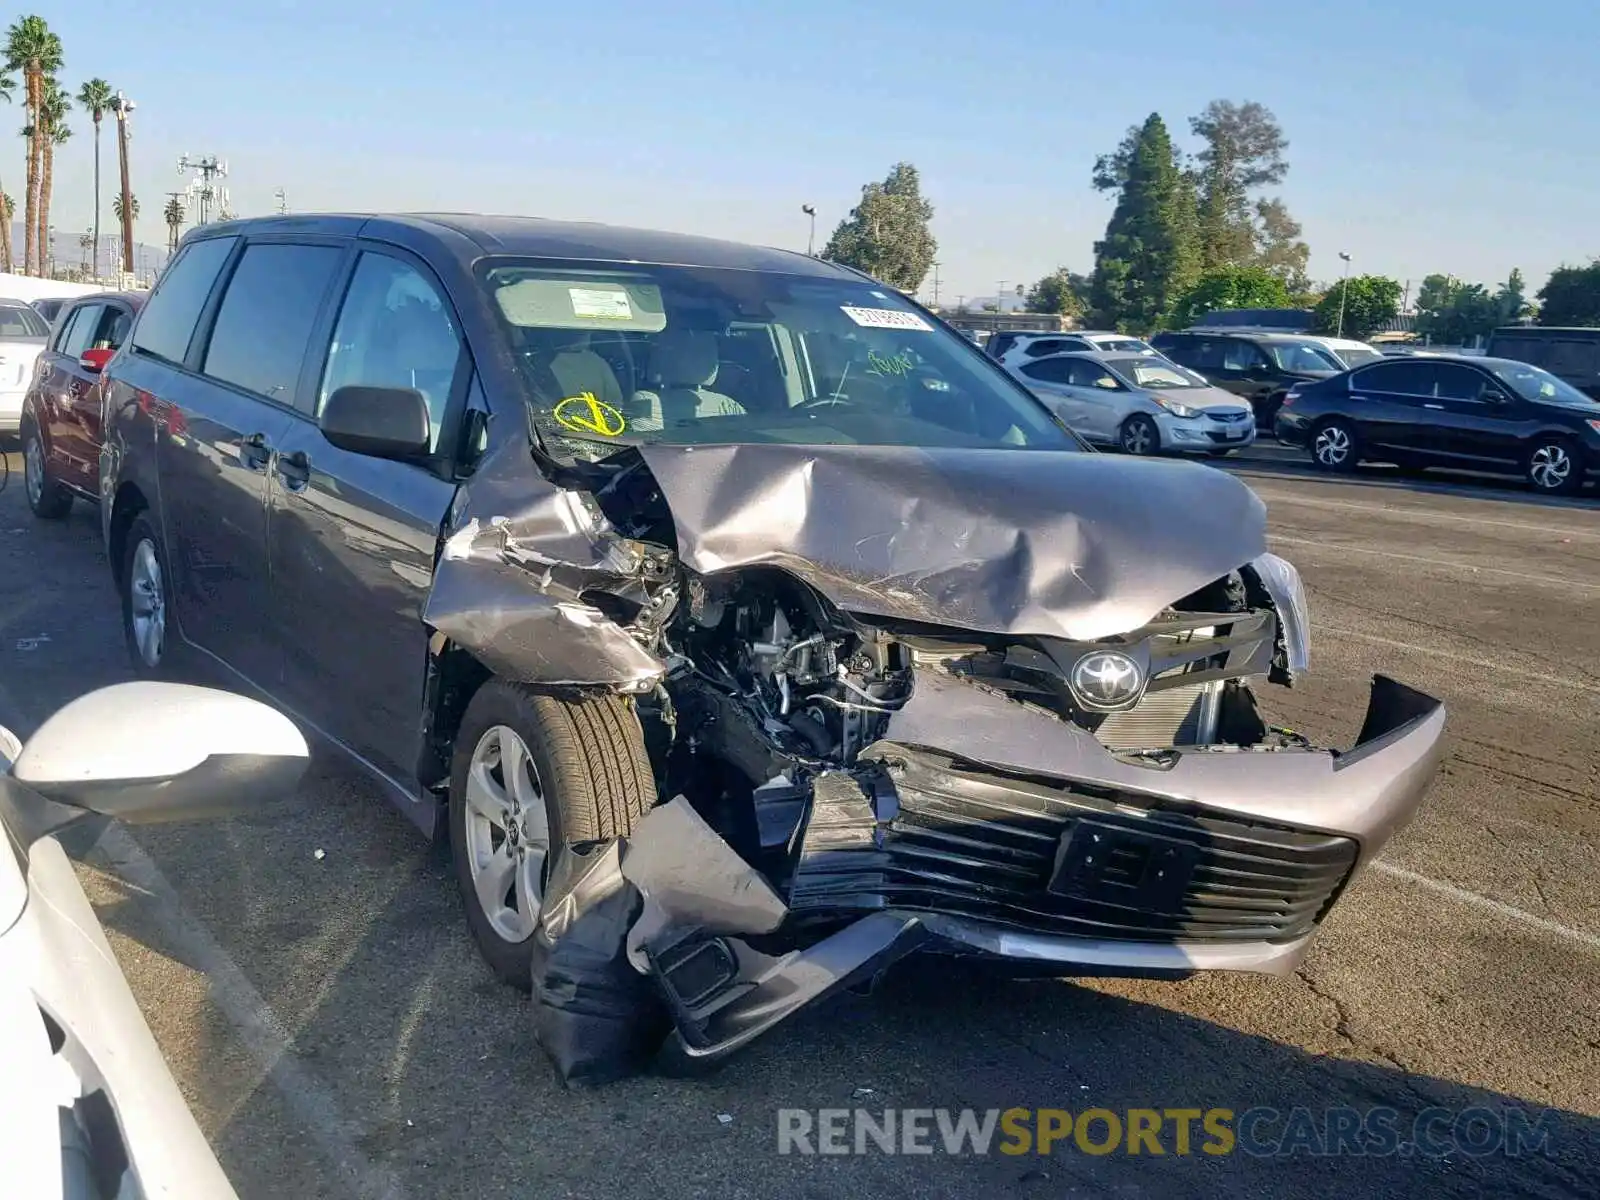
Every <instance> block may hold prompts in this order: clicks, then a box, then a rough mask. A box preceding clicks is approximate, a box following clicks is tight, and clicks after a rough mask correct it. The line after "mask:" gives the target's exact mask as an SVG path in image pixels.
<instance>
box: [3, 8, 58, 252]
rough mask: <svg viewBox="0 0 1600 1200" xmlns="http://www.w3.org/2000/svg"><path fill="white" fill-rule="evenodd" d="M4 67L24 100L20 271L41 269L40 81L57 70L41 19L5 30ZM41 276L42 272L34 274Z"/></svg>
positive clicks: (53, 45) (51, 38) (53, 42)
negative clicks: (16, 75) (13, 74)
mask: <svg viewBox="0 0 1600 1200" xmlns="http://www.w3.org/2000/svg"><path fill="white" fill-rule="evenodd" d="M5 65H6V69H7V70H9V71H21V72H22V81H23V84H24V86H25V87H26V89H27V96H28V101H27V102H28V129H29V130H31V132H27V131H25V132H26V136H27V138H28V181H27V192H26V193H25V194H24V195H23V197H22V234H23V260H24V261H23V270H24V271H33V269H34V268H35V267H36V266H40V267H42V262H43V258H42V255H41V254H40V253H39V252H38V245H39V224H38V212H39V209H38V203H39V167H40V165H41V163H42V161H43V158H44V138H43V136H41V135H42V133H43V129H44V124H43V122H42V121H41V119H40V113H41V111H42V110H43V108H44V81H45V78H46V77H47V76H53V75H54V74H55V73H56V72H57V71H59V70H60V69H61V39H60V38H59V37H57V36H56V35H55V34H54V33H51V32H50V26H49V25H47V24H46V23H45V19H44V18H43V17H18V18H17V19H16V20H15V21H13V22H12V23H11V27H10V28H9V29H7V30H6V44H5ZM38 273H40V274H43V271H42V269H41V270H40V271H39V272H38Z"/></svg>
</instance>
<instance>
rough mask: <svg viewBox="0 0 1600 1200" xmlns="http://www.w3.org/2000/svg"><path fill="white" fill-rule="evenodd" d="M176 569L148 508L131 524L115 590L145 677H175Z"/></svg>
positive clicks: (132, 655) (136, 667) (128, 640)
mask: <svg viewBox="0 0 1600 1200" xmlns="http://www.w3.org/2000/svg"><path fill="white" fill-rule="evenodd" d="M171 580H172V573H171V572H170V571H168V570H167V553H166V550H165V549H164V548H163V547H162V544H161V535H160V534H158V533H157V532H156V528H155V523H154V522H153V521H151V519H150V514H149V513H148V512H141V513H140V514H139V515H138V516H136V517H134V519H133V523H132V524H131V525H129V526H128V536H127V540H126V541H125V542H124V543H123V548H122V568H121V572H120V573H119V575H118V576H117V588H118V590H119V591H120V592H121V593H122V636H123V640H124V641H125V642H126V643H127V646H128V656H129V657H130V658H131V659H132V660H133V669H134V671H135V672H136V673H137V674H138V675H139V676H140V677H141V678H143V679H173V678H175V677H176V672H175V671H174V669H173V661H174V658H175V655H174V653H173V647H172V645H171V643H172V641H173V639H172V622H171V620H170V613H171V610H172V594H171Z"/></svg>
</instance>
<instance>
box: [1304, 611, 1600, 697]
mask: <svg viewBox="0 0 1600 1200" xmlns="http://www.w3.org/2000/svg"><path fill="white" fill-rule="evenodd" d="M1317 629H1318V630H1319V631H1320V632H1322V633H1333V634H1337V635H1338V636H1340V637H1348V638H1355V639H1356V640H1357V641H1361V642H1371V643H1373V644H1374V645H1377V646H1388V647H1390V648H1391V649H1393V650H1413V651H1415V652H1416V653H1418V654H1430V655H1432V656H1433V657H1435V658H1448V659H1452V660H1454V661H1456V662H1463V663H1466V664H1467V665H1468V666H1473V667H1478V668H1480V669H1482V670H1485V671H1503V672H1506V673H1507V674H1515V675H1516V677H1517V678H1518V679H1519V680H1532V681H1534V682H1537V683H1548V684H1551V685H1552V686H1554V687H1564V688H1571V689H1572V690H1573V691H1575V692H1591V693H1593V694H1594V695H1597V696H1600V685H1596V684H1592V683H1584V682H1583V681H1582V680H1578V679H1565V678H1563V677H1562V676H1560V675H1544V674H1541V673H1539V672H1537V671H1529V670H1527V669H1525V668H1524V667H1522V666H1520V665H1516V664H1513V663H1509V662H1494V661H1493V660H1492V659H1487V658H1476V657H1474V656H1473V655H1470V654H1459V653H1457V652H1456V651H1454V650H1440V649H1438V648H1437V647H1434V646H1419V645H1417V644H1416V643H1415V642H1402V641H1398V640H1397V639H1395V638H1386V637H1379V636H1378V635H1377V634H1375V633H1360V632H1358V631H1356V630H1354V629H1341V628H1340V627H1339V626H1337V625H1319V626H1317Z"/></svg>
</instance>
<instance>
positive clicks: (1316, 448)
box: [1312, 425, 1351, 467]
mask: <svg viewBox="0 0 1600 1200" xmlns="http://www.w3.org/2000/svg"><path fill="white" fill-rule="evenodd" d="M1350 450H1351V446H1350V434H1349V432H1348V431H1347V430H1346V429H1345V428H1344V426H1342V425H1329V426H1328V427H1327V428H1326V429H1323V430H1321V431H1320V432H1319V433H1318V434H1317V440H1316V442H1315V443H1314V444H1313V446H1312V453H1313V454H1315V455H1316V458H1317V461H1318V462H1319V463H1321V464H1322V465H1323V466H1325V467H1342V466H1344V464H1345V463H1346V462H1348V461H1349V459H1350Z"/></svg>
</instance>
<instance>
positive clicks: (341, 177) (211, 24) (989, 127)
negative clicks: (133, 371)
mask: <svg viewBox="0 0 1600 1200" xmlns="http://www.w3.org/2000/svg"><path fill="white" fill-rule="evenodd" d="M1312 8H1313V6H1311V5H1293V4H1288V5H1286V4H1283V3H1281V0H1280V2H1279V3H1275V4H1266V3H1251V2H1244V0H1213V3H1210V4H1206V5H1198V4H1190V3H1182V2H1178V0H1168V2H1163V3H1153V2H1152V3H1137V2H1135V0H1122V2H1121V3H1111V2H1102V3H1089V2H1078V3H1070V4H1069V3H1063V2H1062V0H1054V2H1051V0H1022V2H1017V3H1010V4H974V3H952V2H948V0H922V2H921V3H916V4H911V3H907V4H872V5H868V4H864V3H861V2H860V0H809V2H807V3H803V4H800V3H786V2H783V0H766V3H754V2H751V0H670V2H667V3H663V2H660V0H653V2H645V0H600V2H599V3H589V4H585V3H579V4H545V3H530V2H527V0H522V2H519V3H509V2H507V0H448V2H446V3H437V2H429V3H423V2H421V0H389V2H388V3H386V4H381V5H380V4H377V3H372V2H371V0H369V2H368V3H366V4H361V5H357V4H353V3H349V2H348V0H322V2H320V3H287V2H274V0H245V2H244V3H239V4H226V3H224V4H216V5H212V6H209V8H207V9H201V8H200V7H199V6H198V5H195V4H194V3H192V0H185V2H181V3H180V2H179V0H147V2H145V3H142V4H139V5H138V6H137V7H136V9H135V10H126V11H125V13H124V17H123V18H119V17H117V16H116V15H115V13H116V12H117V11H122V10H113V9H110V8H107V7H105V6H104V5H95V4H61V3H51V4H47V5H45V6H43V7H42V8H39V9H37V11H39V12H40V13H42V14H43V15H44V16H45V17H46V18H47V19H48V20H49V21H50V22H51V24H52V26H53V27H54V28H55V29H56V30H57V32H58V33H59V34H60V35H61V37H62V40H63V42H64V44H65V49H66V57H67V66H66V70H65V72H64V78H65V81H66V82H67V83H68V84H70V86H71V87H72V88H73V90H76V88H77V86H78V84H79V83H80V82H81V81H82V80H83V79H84V78H86V77H87V76H90V75H101V76H104V77H105V78H107V79H109V80H110V81H111V82H112V83H113V84H114V85H116V86H118V87H121V88H123V89H124V90H125V91H126V92H127V93H128V95H129V96H130V97H131V98H132V99H133V100H134V101H135V102H136V103H137V105H138V109H137V112H136V114H135V117H134V122H135V123H134V127H133V128H134V140H133V144H132V155H133V163H134V168H133V180H134V183H133V186H134V191H135V193H136V194H137V195H138V196H139V197H140V198H141V200H142V201H143V204H142V210H143V216H142V218H141V220H140V237H141V240H145V241H149V242H153V243H160V242H163V241H164V240H165V232H164V227H163V226H162V225H161V223H160V218H159V213H160V209H161V206H162V204H163V203H164V196H163V195H162V193H165V192H167V191H170V190H173V189H175V188H177V187H179V186H180V184H181V180H180V177H179V175H178V172H177V169H176V161H177V157H178V155H179V154H181V153H183V152H185V151H187V152H189V153H208V152H209V153H216V154H218V155H220V156H222V157H224V158H226V159H228V160H229V162H230V165H231V168H232V177H231V179H230V180H229V181H228V183H229V186H230V187H231V188H232V191H233V199H234V207H235V208H236V209H238V210H239V211H240V212H242V213H246V214H251V213H263V212H267V211H270V210H271V209H272V207H273V205H274V201H273V191H274V189H276V188H278V187H283V188H285V189H286V190H287V193H288V198H289V203H290V205H291V207H292V208H294V209H297V210H300V211H310V210H315V209H376V210H406V209H410V210H417V209H446V210H456V211H463V210H476V211H497V212H516V213H528V214H537V215H547V216H557V217H573V218H592V219H598V220H604V221H611V222H617V223H627V224H636V225H645V226H651V227H657V228H665V229H675V230H682V231H687V232H698V233H709V234H716V235H720V236H726V237H731V238H736V239H741V240H749V241H757V242H764V243H768V244H773V245H784V246H789V247H793V248H799V249H804V247H805V238H806V218H805V217H804V216H803V215H802V214H801V212H800V205H801V204H802V203H811V204H814V205H816V207H817V209H818V214H819V215H818V243H819V246H820V244H821V242H822V241H823V240H824V239H825V238H826V237H827V234H828V232H829V231H830V230H831V229H832V227H833V225H834V223H835V222H836V221H838V220H839V219H840V218H841V217H842V216H843V215H844V214H845V213H846V212H847V211H848V209H849V208H850V206H851V205H852V204H853V203H854V201H855V199H856V197H857V196H858V195H859V189H860V187H861V185H862V184H863V183H864V182H866V181H867V180H869V179H873V178H882V176H883V175H884V174H885V173H886V172H887V170H888V168H889V166H890V165H891V164H892V163H893V162H895V161H896V160H899V159H909V160H911V161H912V162H914V163H916V165H917V166H918V167H919V168H920V169H921V171H922V176H923V183H924V188H925V191H926V193H927V195H928V196H929V198H930V199H931V200H932V201H933V203H934V206H935V209H936V214H937V215H936V217H935V222H934V231H935V233H936V235H937V236H938V239H939V247H940V254H939V257H940V261H941V263H942V264H943V265H942V267H941V275H942V279H943V296H944V299H945V300H946V301H949V300H952V299H953V298H954V297H955V296H956V295H958V294H966V295H968V296H974V295H977V294H980V293H981V294H984V295H992V294H993V292H994V290H995V287H996V284H997V282H998V281H999V280H1001V279H1005V280H1009V281H1013V282H1015V281H1027V280H1032V279H1035V278H1037V277H1038V276H1039V275H1041V274H1043V273H1045V272H1046V271H1048V270H1050V269H1052V268H1054V267H1055V266H1057V265H1060V264H1065V265H1068V266H1070V267H1072V268H1073V269H1074V270H1081V271H1086V270H1088V269H1089V266H1090V264H1091V261H1092V246H1093V243H1094V240H1095V239H1096V238H1097V237H1098V236H1099V235H1100V233H1101V231H1102V230H1103V228H1104V225H1105V220H1106V217H1107V215H1108V213H1109V201H1108V200H1106V199H1105V198H1103V197H1101V196H1099V195H1097V194H1096V193H1095V192H1093V191H1092V190H1091V189H1090V187H1089V173H1090V168H1091V165H1092V163H1093V161H1094V158H1095V155H1096V154H1098V153H1101V152H1103V151H1105V150H1108V149H1110V148H1111V147H1113V146H1114V145H1115V144H1116V142H1117V140H1118V139H1119V138H1120V137H1121V135H1122V133H1123V131H1124V130H1125V129H1126V128H1127V127H1128V126H1129V125H1130V124H1133V123H1135V122H1137V121H1140V120H1142V119H1143V118H1144V117H1145V116H1146V115H1147V114H1148V113H1150V112H1151V111H1157V112H1160V113H1161V114H1162V115H1163V116H1164V117H1165V118H1166V119H1167V121H1168V124H1169V125H1170V126H1172V127H1173V128H1174V130H1175V131H1177V132H1181V133H1182V134H1183V135H1184V137H1185V138H1187V119H1188V117H1189V116H1190V115H1191V114H1193V113H1196V112H1198V111H1199V110H1200V109H1201V108H1202V107H1203V106H1204V105H1205V104H1206V102H1207V101H1209V100H1211V99H1213V98H1218V97H1222V98H1227V99H1232V100H1236V101H1243V100H1258V101H1260V102H1262V103H1264V104H1266V105H1267V106H1268V107H1269V108H1271V109H1272V110H1273V111H1274V112H1275V113H1276V114H1277V115H1278V118H1279V119H1280V121H1281V122H1282V124H1283V127H1284V130H1285V132H1286V133H1287V135H1288V138H1289V161H1290V164H1291V169H1290V172H1289V176H1288V179H1287V181H1286V182H1285V184H1284V185H1283V187H1282V188H1281V189H1280V191H1281V193H1282V195H1283V196H1284V198H1285V199H1286V200H1287V201H1288V204H1289V206H1290V208H1291V210H1292V211H1293V213H1294V214H1295V215H1296V216H1297V217H1298V218H1299V219H1300V220H1301V222H1302V223H1303V224H1304V226H1305V233H1306V238H1307V240H1308V241H1309V242H1310V244H1311V248H1312V258H1311V274H1312V276H1313V277H1314V278H1322V279H1331V278H1335V277H1337V275H1338V272H1339V269H1340V264H1339V261H1338V259H1337V252H1338V251H1339V250H1341V249H1348V250H1349V251H1350V252H1351V253H1352V254H1353V255H1354V258H1355V264H1356V265H1355V269H1356V270H1358V271H1361V270H1368V271H1374V272H1381V273H1384V274H1389V275H1393V276H1396V277H1398V278H1400V279H1402V280H1404V279H1408V278H1409V279H1411V280H1412V281H1413V294H1414V292H1415V281H1417V280H1419V279H1420V278H1421V277H1422V276H1423V275H1425V274H1427V273H1428V272H1430V271H1442V272H1449V273H1452V274H1455V275H1456V276H1458V277H1463V278H1466V279H1469V280H1480V281H1482V282H1485V283H1493V282H1495V281H1498V280H1500V279H1502V278H1504V276H1505V275H1506V273H1507V272H1508V271H1509V270H1510V268H1512V267H1513V266H1520V267H1522V269H1523V271H1524V273H1525V274H1526V275H1527V276H1528V280H1529V283H1530V285H1531V287H1532V288H1535V289H1536V288H1537V287H1538V286H1539V285H1540V284H1541V283H1542V282H1543V280H1544V277H1545V275H1546V274H1547V273H1548V272H1549V270H1550V269H1551V268H1552V267H1553V266H1556V265H1557V264H1559V263H1561V262H1563V261H1573V262H1579V261H1587V260H1588V259H1589V258H1590V257H1591V256H1592V255H1594V254H1596V253H1600V231H1597V230H1596V228H1595V212H1596V208H1597V205H1596V199H1597V192H1600V154H1597V152H1596V147H1597V146H1600V72H1597V71H1596V70H1595V68H1594V61H1595V60H1594V46H1595V45H1596V44H1597V42H1600V36H1597V35H1600V11H1597V10H1595V9H1593V8H1588V9H1586V8H1585V7H1584V6H1582V5H1578V4H1567V5H1561V6H1556V5H1553V4H1551V5H1548V6H1547V5H1543V4H1535V5H1520V6H1519V5H1506V4H1503V3H1494V4H1489V3H1478V2H1476V0H1456V2H1454V3H1450V4H1443V3H1432V2H1414V3H1411V4H1407V5H1396V4H1393V3H1384V4H1379V3H1369V2H1365V0H1346V2H1344V3H1341V4H1338V5H1337V6H1335V5H1330V4H1318V5H1316V6H1315V9H1316V10H1317V11H1316V13H1313V12H1312V11H1310V10H1311V9H1312ZM384 10H387V11H384ZM197 13H203V14H204V15H197ZM8 20H9V18H8ZM14 122H15V124H16V125H18V126H20V125H21V115H20V112H18V113H17V115H16V117H15V118H14ZM73 125H74V127H75V136H74V137H73V138H72V140H71V141H70V142H69V143H68V144H67V145H66V146H64V147H62V148H61V150H60V151H59V152H58V165H57V168H56V187H55V201H54V206H53V209H52V216H53V222H52V223H53V224H55V225H56V226H57V227H58V228H59V229H61V230H64V231H72V232H71V234H68V235H63V234H58V242H57V251H58V254H62V253H67V254H76V252H77V251H76V245H75V243H76V236H75V235H76V233H77V232H79V231H81V230H83V229H84V228H85V227H86V226H87V224H88V222H89V216H90V207H91V204H90V196H91V194H92V193H91V186H90V178H91V176H90V161H91V156H90V145H91V139H90V138H89V136H88V133H89V129H88V122H87V120H86V119H84V118H83V116H82V115H81V114H78V115H77V116H76V117H75V118H74V120H73ZM110 132H111V130H110V126H109V123H108V127H107V133H108V134H109V133H110ZM22 145H23V143H22V141H21V139H20V138H19V139H17V141H16V142H15V151H14V152H13V153H12V154H10V155H8V156H5V157H4V158H0V181H3V183H4V186H5V189H6V190H7V191H9V192H10V193H11V194H12V195H13V196H20V193H21V189H22V180H21V174H22V167H23V153H22ZM104 153H105V155H106V158H105V163H106V171H107V190H106V193H105V194H106V212H105V216H104V218H103V220H104V222H105V223H106V224H107V225H109V223H110V208H109V204H110V196H111V194H112V192H111V188H112V187H113V186H114V184H113V183H112V182H111V181H112V180H114V178H115V166H114V164H115V157H114V155H115V150H114V141H113V139H112V138H111V137H110V136H107V137H106V139H105V142H104ZM7 160H9V161H7ZM64 243H70V246H71V248H70V249H63V244H64Z"/></svg>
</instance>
